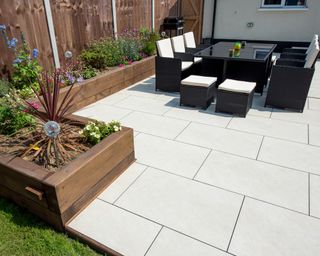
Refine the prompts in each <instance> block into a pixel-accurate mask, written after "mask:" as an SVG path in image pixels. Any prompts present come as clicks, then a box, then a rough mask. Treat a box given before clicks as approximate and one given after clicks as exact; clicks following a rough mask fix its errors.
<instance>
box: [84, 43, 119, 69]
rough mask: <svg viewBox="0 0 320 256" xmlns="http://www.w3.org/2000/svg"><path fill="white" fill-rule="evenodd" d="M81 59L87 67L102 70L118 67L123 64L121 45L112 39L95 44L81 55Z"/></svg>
mask: <svg viewBox="0 0 320 256" xmlns="http://www.w3.org/2000/svg"><path fill="white" fill-rule="evenodd" d="M80 59H81V60H82V61H83V62H84V64H85V66H86V67H92V68H96V69H100V70H101V69H105V68H107V67H114V66H117V65H119V64H120V63H122V62H123V56H122V52H121V49H120V45H119V43H118V42H117V41H116V40H114V39H112V38H107V39H104V40H101V41H98V42H95V43H93V44H92V45H91V46H90V47H89V48H88V49H86V50H84V51H83V52H82V53H81V55H80Z"/></svg>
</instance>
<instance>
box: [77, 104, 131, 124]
mask: <svg viewBox="0 0 320 256" xmlns="http://www.w3.org/2000/svg"><path fill="white" fill-rule="evenodd" d="M131 112H132V111H131V110H129V109H123V108H118V107H114V106H105V105H102V104H96V105H95V106H92V107H86V108H83V109H81V110H80V111H77V112H75V113H74V114H75V115H78V116H84V117H90V118H93V119H97V120H99V121H104V122H110V121H112V120H120V119H121V118H123V117H124V116H126V115H128V114H129V113H131Z"/></svg>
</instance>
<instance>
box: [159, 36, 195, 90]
mask: <svg viewBox="0 0 320 256" xmlns="http://www.w3.org/2000/svg"><path fill="white" fill-rule="evenodd" d="M156 44H157V51H158V55H157V56H156V90H162V91H166V92H179V91H180V83H181V80H182V79H184V78H186V77H187V76H189V75H190V74H191V73H192V65H193V61H192V59H191V60H190V57H189V56H188V55H184V54H181V53H174V52H173V49H172V45H171V40H170V38H167V39H162V40H159V41H157V43H156ZM192 58H193V56H192Z"/></svg>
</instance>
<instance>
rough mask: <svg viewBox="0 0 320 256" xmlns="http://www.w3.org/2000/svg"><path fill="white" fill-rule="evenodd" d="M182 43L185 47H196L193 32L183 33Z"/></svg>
mask: <svg viewBox="0 0 320 256" xmlns="http://www.w3.org/2000/svg"><path fill="white" fill-rule="evenodd" d="M183 38H184V43H185V45H186V47H187V48H197V45H196V40H195V39H194V34H193V32H192V31H191V32H188V33H185V34H184V35H183Z"/></svg>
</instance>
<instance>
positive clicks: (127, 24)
mask: <svg viewBox="0 0 320 256" xmlns="http://www.w3.org/2000/svg"><path fill="white" fill-rule="evenodd" d="M178 1H179V0H155V1H154V2H155V29H156V30H159V29H160V25H161V24H162V22H163V19H164V18H165V17H166V16H168V15H169V14H170V15H176V14H177V12H178V9H177V8H178V7H177V6H178V5H177V2H178ZM111 2H112V1H111V0H77V1H71V0H50V4H51V9H52V18H53V25H54V28H55V35H56V40H57V47H58V53H59V58H60V62H61V63H62V64H63V62H64V61H65V58H64V53H65V51H67V50H70V51H71V52H72V53H73V55H74V56H76V55H78V54H79V52H80V51H81V50H82V49H83V48H84V47H85V46H87V45H88V44H89V43H90V42H91V41H92V40H97V39H99V38H101V37H105V36H112V35H113V31H114V27H113V26H114V24H113V18H112V4H111ZM151 3H152V1H151V0H116V9H117V10H116V13H117V24H116V25H117V28H118V33H120V32H122V31H123V30H124V29H134V28H136V29H139V28H140V27H148V28H151V27H152V19H151V16H152V4H151ZM0 24H5V25H6V26H7V31H8V34H9V36H10V37H17V38H20V32H21V31H23V32H24V33H25V37H26V40H27V42H29V44H30V47H31V48H38V49H39V61H40V64H41V65H42V66H43V67H44V68H45V69H50V68H52V67H53V65H54V64H53V63H54V62H53V53H52V48H51V43H50V37H49V32H48V24H47V18H46V13H45V8H44V3H43V0H1V1H0ZM0 53H1V55H0V74H1V73H3V72H4V71H3V69H4V67H5V65H7V66H11V63H12V60H13V55H12V52H11V51H10V50H8V49H7V47H6V46H5V43H4V40H3V38H2V37H1V38H0Z"/></svg>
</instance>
